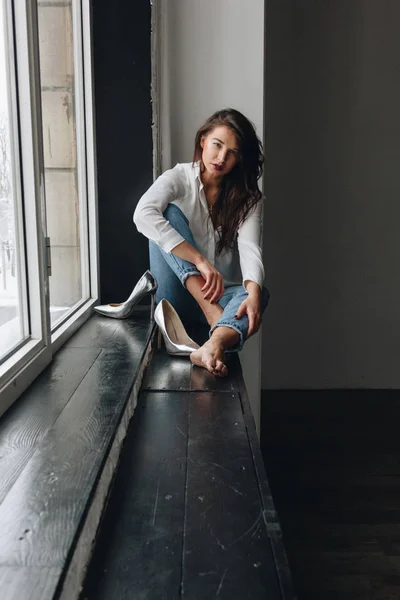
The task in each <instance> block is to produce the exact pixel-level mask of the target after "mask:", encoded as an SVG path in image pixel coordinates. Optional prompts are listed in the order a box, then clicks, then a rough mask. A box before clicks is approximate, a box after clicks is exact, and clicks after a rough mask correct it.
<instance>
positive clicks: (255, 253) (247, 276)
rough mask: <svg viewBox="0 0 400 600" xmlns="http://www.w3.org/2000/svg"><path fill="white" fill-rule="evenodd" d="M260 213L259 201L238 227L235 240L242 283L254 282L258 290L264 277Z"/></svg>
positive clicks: (260, 203)
mask: <svg viewBox="0 0 400 600" xmlns="http://www.w3.org/2000/svg"><path fill="white" fill-rule="evenodd" d="M262 213H263V203H262V200H261V201H260V202H258V204H257V205H256V206H255V207H254V208H253V210H252V212H251V214H250V215H249V216H248V217H247V218H246V220H245V221H244V223H242V225H241V226H240V227H239V230H238V240H237V241H238V250H239V258H240V268H241V271H242V276H243V282H245V281H254V282H256V283H257V284H258V285H259V287H260V289H261V288H262V286H263V282H264V276H265V275H264V266H263V260H262V250H261V238H262ZM243 285H244V283H243ZM245 287H246V286H245Z"/></svg>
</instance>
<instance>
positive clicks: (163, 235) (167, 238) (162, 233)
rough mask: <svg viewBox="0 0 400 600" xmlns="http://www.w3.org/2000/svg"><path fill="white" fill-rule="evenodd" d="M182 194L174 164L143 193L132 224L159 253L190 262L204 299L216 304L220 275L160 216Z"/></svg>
mask: <svg viewBox="0 0 400 600" xmlns="http://www.w3.org/2000/svg"><path fill="white" fill-rule="evenodd" d="M185 193H186V189H185V181H184V179H183V178H182V173H181V171H180V168H179V165H177V166H176V167H174V169H170V170H169V171H166V172H165V173H163V175H160V177H158V179H157V180H156V181H155V182H154V183H153V185H152V186H151V187H150V188H149V189H148V190H147V192H146V193H145V194H143V196H142V197H141V199H140V200H139V202H138V205H137V207H136V210H135V212H134V215H133V221H134V223H135V225H136V227H137V230H138V231H139V232H140V233H142V234H143V235H145V236H146V237H147V238H148V239H150V240H152V241H153V242H155V243H156V244H158V245H159V246H160V248H161V249H162V250H164V251H165V252H171V253H172V254H175V256H178V257H179V258H183V259H184V260H187V261H189V262H191V263H193V264H194V265H195V266H196V268H197V269H198V271H199V272H200V274H201V275H202V277H203V279H204V286H203V287H202V292H203V294H204V298H205V299H206V300H209V301H210V302H217V301H218V300H219V299H220V297H221V296H222V294H223V291H224V281H223V277H222V275H221V274H220V273H219V272H218V271H217V270H216V269H215V267H214V266H213V265H212V264H211V263H210V262H209V261H208V260H207V259H206V258H205V257H204V256H203V255H202V254H200V252H199V251H198V250H196V248H194V247H193V246H192V245H191V244H189V242H187V241H186V240H185V239H184V238H183V237H182V236H181V235H180V234H179V233H178V232H177V231H176V229H174V228H173V227H172V225H171V224H170V223H169V221H167V220H166V219H165V218H164V216H163V213H164V211H165V210H166V208H167V206H168V204H169V203H170V202H172V201H173V200H175V199H176V198H178V197H179V196H183V195H184V194H185Z"/></svg>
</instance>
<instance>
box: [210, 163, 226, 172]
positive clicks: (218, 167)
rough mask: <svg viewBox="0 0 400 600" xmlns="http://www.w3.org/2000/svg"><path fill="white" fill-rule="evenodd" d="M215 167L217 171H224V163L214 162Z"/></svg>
mask: <svg viewBox="0 0 400 600" xmlns="http://www.w3.org/2000/svg"><path fill="white" fill-rule="evenodd" d="M213 167H214V169H215V170H216V171H222V169H223V168H224V167H223V165H215V164H214V163H213Z"/></svg>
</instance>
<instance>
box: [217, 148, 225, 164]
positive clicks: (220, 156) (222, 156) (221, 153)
mask: <svg viewBox="0 0 400 600" xmlns="http://www.w3.org/2000/svg"><path fill="white" fill-rule="evenodd" d="M225 158H226V150H224V149H222V150H220V151H219V154H218V160H219V162H221V163H223V162H225Z"/></svg>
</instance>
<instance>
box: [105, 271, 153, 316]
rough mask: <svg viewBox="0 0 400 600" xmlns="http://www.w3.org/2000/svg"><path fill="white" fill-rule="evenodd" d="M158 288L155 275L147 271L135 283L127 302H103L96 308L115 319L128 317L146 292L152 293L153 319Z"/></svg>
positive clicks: (151, 311)
mask: <svg viewBox="0 0 400 600" xmlns="http://www.w3.org/2000/svg"><path fill="white" fill-rule="evenodd" d="M156 289H157V282H156V280H155V278H154V276H153V275H152V274H151V273H150V271H146V273H144V274H143V275H142V276H141V278H140V279H139V281H138V282H137V284H136V285H135V287H134V289H133V291H132V293H131V295H130V296H129V298H128V300H125V302H122V303H121V304H102V305H100V306H95V307H94V310H95V311H96V312H98V313H100V314H101V315H104V316H106V317H112V318H113V319H126V318H127V317H129V315H130V314H131V312H132V311H133V309H134V308H135V306H136V305H137V304H138V302H139V301H140V300H141V299H142V298H144V296H146V294H151V308H150V319H151V320H153V319H154V305H155V293H156Z"/></svg>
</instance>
